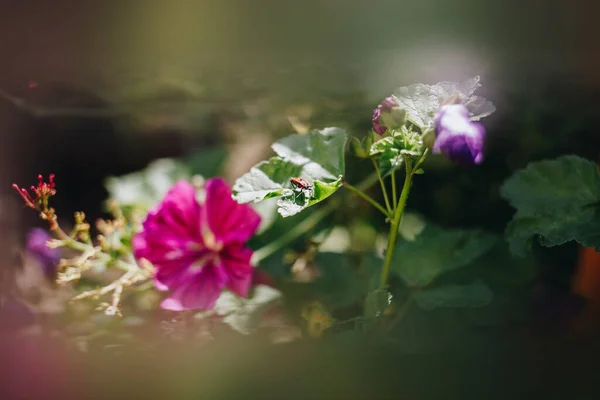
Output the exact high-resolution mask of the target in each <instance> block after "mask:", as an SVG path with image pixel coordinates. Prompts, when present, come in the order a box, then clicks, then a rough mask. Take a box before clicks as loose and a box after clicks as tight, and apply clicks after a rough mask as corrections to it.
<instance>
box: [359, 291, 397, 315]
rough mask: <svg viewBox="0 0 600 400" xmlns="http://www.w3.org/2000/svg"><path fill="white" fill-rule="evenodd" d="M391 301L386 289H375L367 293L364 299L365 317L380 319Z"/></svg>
mask: <svg viewBox="0 0 600 400" xmlns="http://www.w3.org/2000/svg"><path fill="white" fill-rule="evenodd" d="M391 299H392V298H391V295H390V292H388V291H387V290H386V289H375V290H373V291H371V292H369V293H368V294H367V298H366V299H365V312H364V315H365V317H367V318H377V317H381V316H382V315H383V313H384V312H385V310H386V309H387V307H388V306H389V305H390V302H391Z"/></svg>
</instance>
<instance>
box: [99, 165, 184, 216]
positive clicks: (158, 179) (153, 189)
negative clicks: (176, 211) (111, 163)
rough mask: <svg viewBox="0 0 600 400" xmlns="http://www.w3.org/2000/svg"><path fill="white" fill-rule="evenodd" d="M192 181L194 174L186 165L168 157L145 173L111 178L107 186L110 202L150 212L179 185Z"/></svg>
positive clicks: (107, 181)
mask: <svg viewBox="0 0 600 400" xmlns="http://www.w3.org/2000/svg"><path fill="white" fill-rule="evenodd" d="M190 178H191V172H190V170H189V168H188V167H187V166H186V165H185V164H183V163H181V162H179V161H176V160H173V159H168V158H165V159H160V160H156V161H153V162H151V163H150V164H148V166H147V167H146V168H145V169H143V170H141V171H138V172H134V173H131V174H127V175H123V176H120V177H110V178H107V179H106V181H105V186H106V189H107V191H108V195H109V199H111V200H116V201H117V202H118V203H119V205H120V206H122V207H142V208H144V209H150V208H151V207H152V206H154V205H155V204H157V203H158V202H159V201H160V200H161V199H162V198H163V196H164V195H165V194H166V193H167V191H168V190H169V189H170V188H171V186H173V184H174V183H175V182H177V181H178V180H180V179H184V180H189V179H190Z"/></svg>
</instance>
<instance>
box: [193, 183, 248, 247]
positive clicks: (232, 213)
mask: <svg viewBox="0 0 600 400" xmlns="http://www.w3.org/2000/svg"><path fill="white" fill-rule="evenodd" d="M205 189H206V202H205V204H204V207H203V209H202V211H203V214H204V220H205V221H206V222H207V224H208V228H209V229H210V231H211V232H212V234H213V235H214V236H215V240H216V241H217V242H220V243H222V244H227V243H232V242H240V243H243V242H246V241H247V240H248V239H249V238H250V237H251V236H252V235H253V234H254V232H256V230H257V229H258V225H259V224H260V215H259V214H258V213H257V212H256V211H254V210H253V209H252V207H251V206H250V205H248V204H239V203H238V202H236V201H235V200H234V199H233V198H232V197H231V188H230V187H229V185H228V184H227V182H225V180H223V179H221V178H212V179H209V180H207V181H206V185H205Z"/></svg>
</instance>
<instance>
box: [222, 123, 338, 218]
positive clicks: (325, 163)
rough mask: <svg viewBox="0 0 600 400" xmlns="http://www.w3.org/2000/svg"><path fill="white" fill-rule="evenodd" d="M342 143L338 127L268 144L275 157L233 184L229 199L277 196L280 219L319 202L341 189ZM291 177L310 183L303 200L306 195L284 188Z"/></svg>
mask: <svg viewBox="0 0 600 400" xmlns="http://www.w3.org/2000/svg"><path fill="white" fill-rule="evenodd" d="M345 143H346V135H345V133H344V131H343V130H342V129H339V128H326V129H323V130H320V131H311V132H309V133H307V134H306V135H298V134H297V135H291V136H288V137H285V138H283V139H281V140H279V141H277V142H275V143H274V144H273V145H272V147H273V150H275V152H276V153H277V154H278V156H277V157H273V158H271V159H270V160H269V161H263V162H261V163H259V164H257V165H255V166H254V167H252V169H251V170H250V172H248V173H246V174H244V175H243V176H242V177H240V178H239V179H238V180H237V181H236V182H235V184H234V186H233V194H234V196H233V197H234V199H235V200H236V201H238V202H240V203H248V202H251V201H252V202H259V201H262V200H264V199H268V198H272V197H280V199H279V200H278V202H277V205H278V206H279V208H278V212H279V213H280V214H281V215H282V216H283V217H289V216H292V215H295V214H297V213H299V212H300V211H302V210H304V209H305V208H307V207H310V206H312V205H314V204H316V203H318V202H320V201H323V200H324V199H326V198H327V197H329V196H331V195H332V194H333V193H334V192H335V191H336V190H337V189H339V188H340V187H341V186H342V176H343V175H344V149H345ZM292 177H303V178H305V179H307V180H308V181H309V182H311V184H312V189H313V190H312V196H311V197H310V198H307V197H306V196H309V195H310V194H309V192H306V193H298V192H294V191H293V190H291V189H288V188H291V183H290V178H292Z"/></svg>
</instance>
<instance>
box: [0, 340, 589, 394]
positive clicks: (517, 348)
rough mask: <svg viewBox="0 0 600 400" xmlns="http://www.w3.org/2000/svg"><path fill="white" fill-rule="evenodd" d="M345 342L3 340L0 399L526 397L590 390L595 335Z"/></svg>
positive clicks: (583, 392) (582, 392) (585, 392)
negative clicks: (406, 347)
mask: <svg viewBox="0 0 600 400" xmlns="http://www.w3.org/2000/svg"><path fill="white" fill-rule="evenodd" d="M348 344H349V343H344V342H343V341H342V340H338V341H337V342H328V343H320V342H297V343H293V344H289V345H282V346H273V345H270V344H267V343H264V342H262V341H260V340H256V339H249V340H244V341H230V340H220V341H218V342H215V343H214V344H213V345H211V346H208V347H206V348H204V349H202V350H190V348H191V344H185V343H181V344H179V345H169V346H166V347H164V348H161V349H155V350H153V351H134V350H132V349H127V348H124V349H118V350H116V349H115V351H103V352H92V353H89V354H85V355H83V354H75V353H68V352H66V351H65V350H63V349H62V348H61V347H60V346H57V344H56V343H52V342H35V341H31V340H27V339H22V340H16V341H3V343H2V345H1V351H2V360H1V361H0V365H1V374H0V385H1V386H0V396H1V397H0V398H2V399H6V400H12V399H84V398H85V399H92V398H93V399H96V398H97V399H113V398H115V399H116V398H119V399H129V398H140V399H142V398H156V399H186V398H196V399H197V398H203V399H307V398H310V399H383V398H389V399H397V398H410V399H430V398H431V399H433V398H445V399H496V398H497V399H506V398H516V399H521V398H523V399H525V398H527V399H531V398H544V397H546V396H548V395H552V398H583V397H584V396H586V395H590V394H592V393H594V392H597V387H595V385H597V371H598V369H597V356H598V355H600V344H599V343H598V341H597V340H591V341H582V342H578V341H563V342H560V343H558V342H555V343H553V344H552V345H551V346H548V345H541V346H535V345H534V346H523V345H522V344H514V343H506V344H505V345H497V346H494V347H490V346H485V347H484V346H481V347H479V346H477V345H469V344H466V345H465V344H461V345H460V346H456V347H452V348H448V349H447V350H445V351H442V352H436V353H435V354H419V355H417V354H414V355H407V354H400V353H395V352H393V351H389V349H386V348H383V347H378V346H376V345H374V344H372V343H371V344H369V343H367V342H366V341H358V342H353V344H352V345H348ZM484 348H485V350H484ZM594 382H596V384H594Z"/></svg>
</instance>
